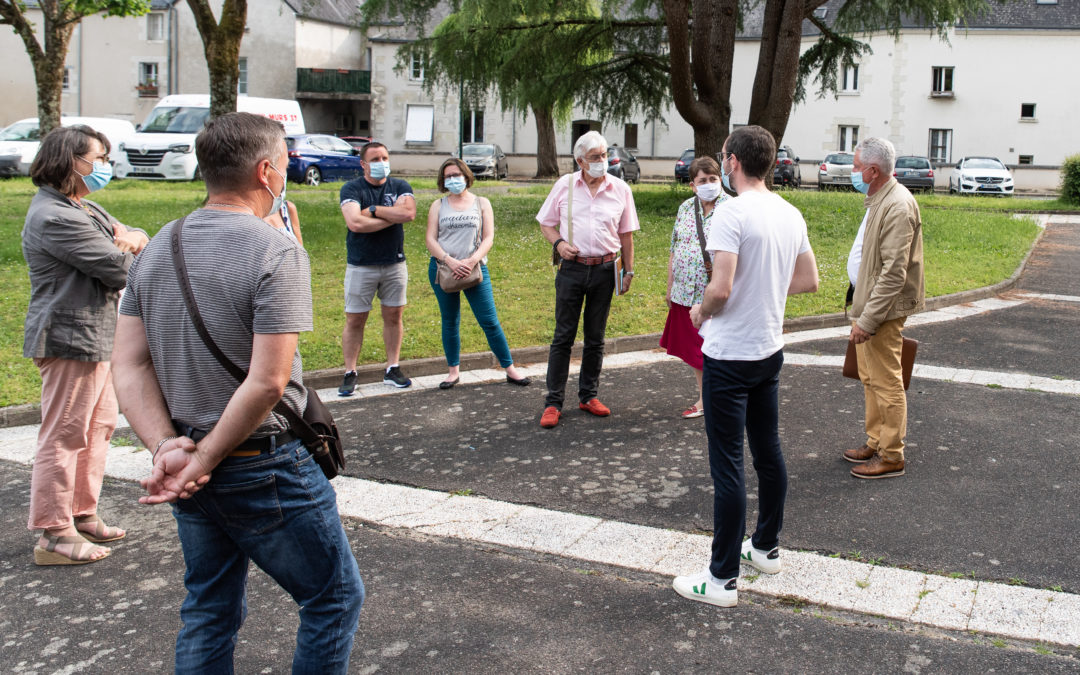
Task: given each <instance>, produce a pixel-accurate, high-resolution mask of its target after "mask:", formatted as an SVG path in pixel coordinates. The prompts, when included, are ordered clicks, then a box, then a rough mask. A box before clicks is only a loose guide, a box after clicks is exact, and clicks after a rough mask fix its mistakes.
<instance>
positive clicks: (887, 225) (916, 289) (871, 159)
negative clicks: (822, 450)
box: [844, 138, 926, 478]
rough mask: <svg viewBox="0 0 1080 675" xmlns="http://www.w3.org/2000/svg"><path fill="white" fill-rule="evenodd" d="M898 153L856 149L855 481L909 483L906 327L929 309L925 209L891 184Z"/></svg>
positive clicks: (881, 145)
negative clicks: (859, 423) (861, 431)
mask: <svg viewBox="0 0 1080 675" xmlns="http://www.w3.org/2000/svg"><path fill="white" fill-rule="evenodd" d="M895 160H896V150H895V149H894V148H893V145H892V143H890V142H889V141H887V140H885V139H883V138H868V139H866V140H864V141H863V142H862V143H860V144H859V146H858V147H857V148H856V149H855V164H854V166H853V167H852V172H851V183H852V185H854V186H855V189H856V190H859V191H860V192H862V193H864V194H866V196H867V197H866V202H865V204H866V215H865V216H864V217H863V221H862V225H860V226H859V233H858V234H857V235H856V237H855V243H854V245H853V246H852V247H851V253H850V254H849V256H848V276H849V278H850V281H851V283H852V284H853V285H854V286H855V293H854V296H853V298H852V307H851V316H852V318H853V319H854V322H853V323H852V325H851V336H850V338H849V339H850V340H851V341H852V342H853V343H855V351H856V354H857V355H858V358H859V379H860V380H862V383H863V387H864V390H865V396H866V442H865V443H863V445H862V447H860V448H857V449H853V450H845V451H844V459H846V460H848V461H849V462H854V463H856V464H858V466H856V467H854V468H852V470H851V475H852V476H855V477H856V478H892V477H894V476H902V475H904V436H905V435H906V434H907V396H906V394H905V393H904V382H903V377H902V373H901V368H900V353H901V348H902V345H903V336H902V335H901V330H902V329H903V327H904V321H905V319H906V318H907V317H908V316H909V315H911V314H914V313H915V312H918V311H920V310H922V309H923V308H924V306H925V299H926V292H925V286H924V283H923V244H922V220H921V218H920V217H919V205H918V204H916V203H915V198H914V197H912V196H911V193H910V192H908V190H907V188H905V187H904V186H903V185H901V184H900V183H898V182H896V179H895V178H893V175H892V172H893V164H894V163H895Z"/></svg>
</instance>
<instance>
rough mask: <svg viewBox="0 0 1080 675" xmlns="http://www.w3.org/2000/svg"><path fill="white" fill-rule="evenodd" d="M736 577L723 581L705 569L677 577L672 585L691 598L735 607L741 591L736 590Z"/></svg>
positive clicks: (711, 603)
mask: <svg viewBox="0 0 1080 675" xmlns="http://www.w3.org/2000/svg"><path fill="white" fill-rule="evenodd" d="M736 579H737V578H736ZM736 579H728V580H727V581H721V580H720V579H717V578H716V577H714V576H713V575H712V573H710V572H709V570H704V571H701V572H698V573H697V574H690V575H687V576H685V577H675V580H674V581H672V582H671V587H672V588H674V589H675V592H676V593H678V594H679V595H681V596H683V597H684V598H688V599H690V600H697V601H698V602H707V603H709V604H710V605H718V606H720V607H734V606H735V605H736V604H738V602H739V592H738V591H737V590H735V581H736Z"/></svg>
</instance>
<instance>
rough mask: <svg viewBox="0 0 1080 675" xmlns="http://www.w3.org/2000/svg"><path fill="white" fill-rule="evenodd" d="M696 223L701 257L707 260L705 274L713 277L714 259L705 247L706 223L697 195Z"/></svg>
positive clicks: (695, 204) (695, 200) (695, 199)
mask: <svg viewBox="0 0 1080 675" xmlns="http://www.w3.org/2000/svg"><path fill="white" fill-rule="evenodd" d="M694 223H695V224H696V225H697V240H698V245H700V246H701V257H702V259H703V260H704V261H705V274H707V275H708V276H709V279H710V280H711V279H712V259H710V258H709V251H708V249H706V248H705V223H704V219H703V217H702V215H701V200H700V199H698V197H697V195H695V196H694Z"/></svg>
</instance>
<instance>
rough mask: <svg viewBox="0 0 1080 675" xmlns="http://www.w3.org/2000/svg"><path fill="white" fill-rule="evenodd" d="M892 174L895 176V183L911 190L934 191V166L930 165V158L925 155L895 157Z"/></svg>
mask: <svg viewBox="0 0 1080 675" xmlns="http://www.w3.org/2000/svg"><path fill="white" fill-rule="evenodd" d="M893 176H895V177H896V182H897V183H900V184H901V185H903V186H904V187H906V188H907V189H909V190H911V191H912V192H914V191H916V190H926V191H927V192H933V191H934V167H933V166H931V165H930V159H929V158H927V157H916V156H914V155H903V156H901V157H897V158H896V165H895V167H894V168H893Z"/></svg>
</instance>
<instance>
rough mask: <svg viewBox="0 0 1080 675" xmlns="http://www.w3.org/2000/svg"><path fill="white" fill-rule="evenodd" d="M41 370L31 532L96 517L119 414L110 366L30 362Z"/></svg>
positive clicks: (69, 362) (46, 361) (62, 361)
mask: <svg viewBox="0 0 1080 675" xmlns="http://www.w3.org/2000/svg"><path fill="white" fill-rule="evenodd" d="M34 364H35V365H36V366H37V367H38V370H39V371H41V431H39V432H38V445H37V455H36V456H35V457H34V471H33V475H32V477H31V479H30V521H29V523H28V527H29V528H30V529H31V530H41V529H59V528H63V527H67V526H69V525H71V524H72V519H73V517H74V516H87V515H91V514H94V513H97V505H98V496H99V495H100V494H101V481H102V479H103V478H104V476H105V459H106V456H107V455H108V453H109V440H110V439H111V438H112V433H113V430H114V429H116V421H117V415H118V413H119V409H118V407H117V404H116V394H115V393H114V392H113V384H112V372H111V371H110V370H109V362H108V361H102V362H89V361H73V360H71V359H57V358H48V359H34Z"/></svg>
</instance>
